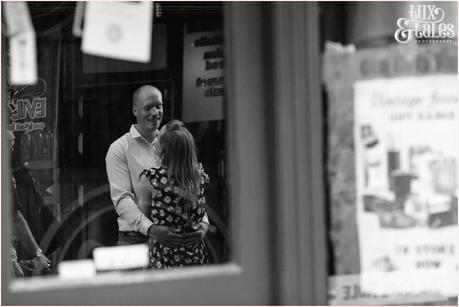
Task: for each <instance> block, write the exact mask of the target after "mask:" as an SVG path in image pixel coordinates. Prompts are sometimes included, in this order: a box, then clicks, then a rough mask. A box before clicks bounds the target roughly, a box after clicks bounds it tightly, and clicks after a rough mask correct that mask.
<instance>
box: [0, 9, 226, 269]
mask: <svg viewBox="0 0 459 307" xmlns="http://www.w3.org/2000/svg"><path fill="white" fill-rule="evenodd" d="M25 4H26V5H25V7H24V8H22V9H23V12H25V13H26V15H27V16H30V20H31V27H32V28H31V29H33V31H34V33H35V44H36V49H35V50H36V65H37V74H36V75H37V80H36V82H34V83H33V84H31V85H24V84H22V83H21V82H12V81H11V79H10V77H11V74H12V72H13V70H12V69H11V70H10V69H9V70H7V72H6V78H7V80H9V81H8V82H7V91H8V93H7V94H8V95H7V98H8V103H7V104H4V109H3V111H5V112H6V113H7V130H9V131H10V132H11V133H12V134H11V139H13V138H14V150H13V151H12V152H11V165H10V167H11V171H12V174H11V175H12V176H13V177H14V183H13V184H12V186H13V188H12V189H11V191H12V194H11V195H13V199H14V201H13V203H14V204H13V206H12V207H13V208H12V214H13V215H17V214H18V213H17V212H21V220H20V222H17V221H19V218H16V217H15V218H14V219H13V222H12V223H11V225H12V228H13V229H12V233H13V240H12V242H11V244H12V245H11V246H12V247H14V249H11V250H12V251H14V252H15V254H14V255H12V258H13V259H14V268H15V269H14V270H13V274H15V276H16V278H27V277H31V276H45V275H55V274H58V273H59V264H61V263H63V262H68V261H71V260H84V259H86V260H88V259H89V260H91V259H93V257H94V254H93V252H94V250H95V249H97V248H100V247H111V246H116V245H117V243H118V241H119V231H120V230H121V231H122V232H123V233H127V232H134V228H133V227H134V226H132V225H131V224H129V223H126V225H128V224H129V225H131V226H132V227H131V226H129V225H128V226H126V225H125V227H124V228H123V226H122V225H121V224H119V220H118V214H117V212H116V211H115V208H114V205H113V200H112V199H111V195H110V185H109V180H108V177H107V171H106V160H105V159H106V155H107V151H108V149H109V147H110V145H111V144H112V143H113V142H114V141H115V140H117V139H118V138H120V137H121V136H123V135H124V134H126V133H128V132H129V131H130V128H131V125H133V124H136V123H137V120H138V119H139V116H137V117H136V116H135V115H134V114H133V94H134V92H135V91H136V90H137V89H138V88H139V87H141V86H143V85H146V84H147V85H151V86H154V87H156V88H157V89H158V90H159V91H160V92H161V96H162V121H161V124H160V127H159V128H161V127H162V126H163V125H165V124H166V123H168V122H169V121H170V120H172V119H179V120H181V121H182V122H183V123H184V125H185V127H186V128H187V129H188V130H189V131H190V132H191V135H192V136H193V139H194V142H195V145H196V149H197V161H199V162H200V163H202V167H203V169H204V172H205V173H206V174H207V175H208V176H209V181H208V182H206V183H205V185H201V187H204V194H203V195H201V196H204V197H205V199H206V202H205V206H204V207H203V208H205V212H206V215H207V218H208V221H209V223H208V224H207V226H206V225H202V228H200V227H201V226H200V222H202V219H203V218H204V217H203V214H201V208H200V207H199V208H194V209H193V208H192V209H190V208H191V207H193V206H192V203H193V202H192V201H189V202H188V203H189V205H188V203H182V202H180V201H178V199H183V197H182V195H183V194H180V195H179V194H177V199H175V200H177V204H176V206H177V208H178V207H180V208H182V207H183V208H182V209H183V210H185V209H186V210H196V212H197V211H198V210H199V212H200V213H199V214H196V218H197V220H196V221H194V220H192V219H191V217H190V219H189V220H186V217H187V216H188V213H189V214H190V216H191V215H192V213H191V212H192V211H190V212H188V211H186V210H185V212H184V214H185V215H186V216H185V217H183V215H182V216H181V218H182V220H180V221H178V220H175V219H177V217H175V216H174V221H176V222H177V223H178V224H180V223H189V225H188V224H187V225H188V226H189V227H194V228H189V229H188V230H185V226H183V228H181V229H178V230H177V229H174V231H177V232H178V234H179V236H180V242H182V241H183V240H185V239H186V235H185V233H191V232H195V231H196V230H201V229H203V230H204V233H205V236H204V238H203V242H204V243H203V244H204V246H205V248H204V249H205V251H206V252H205V253H206V255H207V256H206V258H207V260H206V263H207V262H208V263H209V264H217V263H224V262H227V261H229V259H230V256H231V254H230V248H231V246H230V241H231V240H230V229H229V219H230V214H231V211H230V208H229V207H228V203H227V196H226V195H227V193H226V190H227V188H226V163H225V161H226V140H225V136H226V132H225V127H226V121H225V117H226V115H225V114H226V111H225V107H224V106H225V103H224V102H225V95H224V94H225V93H224V71H225V69H224V55H223V53H224V52H223V50H224V45H223V41H224V40H223V29H222V27H223V21H222V20H223V19H222V18H223V15H222V4H221V3H212V2H208V3H198V4H186V5H185V4H183V3H167V2H166V3H162V2H155V3H154V5H153V2H150V4H151V6H148V7H147V9H148V10H149V12H150V13H151V14H150V15H149V14H145V13H144V12H141V13H138V11H137V10H136V6H132V7H126V11H125V12H122V14H121V13H120V11H116V10H115V7H116V6H115V5H114V6H112V7H111V8H108V7H107V6H106V8H108V9H109V10H113V11H111V14H120V15H119V16H118V17H120V18H126V16H128V17H129V16H131V17H132V16H137V17H138V20H137V22H138V23H132V24H130V25H131V26H134V27H136V26H138V24H141V20H144V18H145V20H146V22H145V29H144V28H142V29H136V30H135V32H128V33H135V34H134V41H137V42H138V41H140V40H142V35H143V32H144V31H145V33H146V34H145V35H147V37H149V36H148V35H150V34H151V50H147V53H146V57H147V58H148V59H147V61H139V60H136V58H135V57H136V56H135V55H134V54H137V50H128V51H126V54H127V55H126V54H124V55H120V54H121V53H122V52H124V49H123V48H125V47H126V49H129V48H128V47H129V43H127V45H120V46H121V47H120V48H119V50H115V51H117V52H119V54H118V53H117V54H118V55H113V54H114V53H113V52H114V50H112V49H114V48H111V47H109V46H110V45H105V49H104V48H102V53H99V54H97V52H94V51H90V50H93V49H94V48H100V46H104V45H103V44H104V43H105V41H104V40H107V41H108V42H109V41H110V40H111V41H112V43H115V42H118V41H120V40H122V39H129V37H127V38H126V37H123V35H124V32H123V31H124V30H126V31H128V28H127V27H128V26H129V24H117V25H116V24H115V26H114V27H110V26H108V21H106V22H107V23H104V19H103V18H101V19H100V20H99V21H97V18H94V16H92V17H91V14H96V15H95V16H96V17H97V16H102V15H97V14H100V11H99V12H97V10H96V9H97V8H96V7H95V6H92V5H91V4H90V3H87V4H86V7H85V10H86V11H84V13H83V14H82V16H83V17H84V23H83V27H87V28H86V29H83V33H84V34H85V35H87V36H86V37H81V36H79V35H78V34H77V32H78V31H75V27H77V28H78V18H77V16H78V13H76V12H78V11H79V10H80V9H81V8H82V6H81V5H82V2H35V1H34V2H26V3H25ZM144 4H145V3H142V5H144ZM2 5H3V8H5V4H4V3H2ZM98 5H103V4H98ZM118 5H123V3H118V4H117V6H118ZM126 5H127V4H126ZM129 5H132V3H131V4H129ZM139 5H140V4H139ZM83 7H84V6H83ZM99 9H100V8H99ZM5 11H7V10H5ZM5 14H6V13H5ZM5 14H4V15H2V18H3V17H4V16H5ZM129 14H138V15H129ZM109 15H110V14H107V16H109ZM11 16H12V15H11ZM110 16H115V15H110ZM110 16H109V17H107V18H110ZM149 16H150V17H149ZM9 17H10V15H8V17H6V18H9ZM11 18H13V20H14V18H18V17H17V16H16V17H14V16H13V17H11ZM148 18H150V19H148ZM94 20H96V24H95V25H96V28H97V26H99V28H102V27H104V26H107V29H106V30H107V31H106V32H97V31H94V33H90V30H89V29H91V27H93V26H94V25H93V22H94ZM131 22H132V20H131ZM6 25H7V26H5V27H3V28H2V34H3V35H4V37H6V38H7V43H8V44H5V45H4V46H3V47H2V48H3V49H2V51H3V52H6V53H7V54H8V55H10V57H9V58H8V62H9V64H8V65H9V66H8V68H11V67H16V66H15V64H14V63H13V62H12V61H13V57H11V55H12V54H14V53H15V52H17V49H14V42H13V41H12V39H11V36H10V34H8V32H7V31H9V30H10V29H9V28H8V26H9V25H10V23H7V24H6ZM124 26H126V28H123V27H124ZM149 28H151V29H150V30H148V29H149ZM86 30H87V32H84V31H86ZM91 35H96V37H97V35H99V36H98V37H99V38H100V39H99V41H98V42H96V43H94V42H92V44H93V45H85V44H90V42H89V40H90V36H91ZM104 35H106V36H104ZM136 38H137V39H136ZM96 45H97V46H96ZM82 48H83V49H84V50H85V51H84V52H83V51H82ZM115 49H116V48H115ZM139 56H141V55H139ZM120 57H125V58H120ZM6 106H8V108H6ZM156 143H158V144H159V141H158V142H156ZM156 143H155V144H156ZM148 146H150V147H151V149H149V150H152V152H159V150H160V149H163V148H164V147H159V149H157V148H156V147H155V146H159V145H157V144H156V145H154V146H153V145H151V144H148ZM164 146H165V145H164ZM129 150H131V149H129ZM156 150H158V151H156ZM132 156H133V157H134V158H133V159H135V157H137V154H136V153H132ZM157 157H158V159H159V157H160V156H159V153H158V154H157ZM123 159H128V158H123ZM177 159H178V158H177ZM152 160H154V159H153V158H152ZM152 163H153V162H152ZM152 166H157V167H160V166H161V163H159V162H158V164H155V165H148V164H145V165H142V167H143V168H145V169H147V168H149V167H152ZM139 175H140V172H139V174H134V175H132V178H134V177H138V176H139ZM177 176H178V175H177ZM166 177H167V176H166ZM171 178H172V177H168V180H172V179H174V178H175V177H173V178H172V179H171ZM203 178H204V177H203ZM3 180H6V179H5V178H3ZM127 180H128V181H129V178H127ZM174 182H175V181H174ZM171 184H172V183H171ZM171 186H172V185H171ZM150 188H151V189H152V190H153V187H150ZM157 190H159V188H158V187H157V188H156V190H155V191H157ZM177 191H180V193H181V191H182V190H180V189H179V190H177ZM177 193H179V192H177ZM196 193H198V192H196ZM198 194H199V193H198ZM155 195H157V194H155ZM112 196H113V195H112ZM156 197H159V196H156ZM134 199H135V200H136V201H138V199H139V196H138V195H135V197H134ZM158 199H159V198H158ZM164 199H165V197H162V198H161V201H165V200H164ZM200 199H201V198H200ZM158 201H159V200H158ZM199 203H202V202H199ZM194 204H196V201H194ZM16 205H17V206H18V207H19V211H18V210H17V209H18V208H16ZM182 209H179V211H180V210H182ZM120 210H121V209H120ZM174 210H175V209H174ZM161 212H162V213H164V212H163V211H158V212H156V213H155V212H153V208H152V204H151V200H150V205H148V206H146V207H145V208H143V213H144V215H145V218H148V219H150V220H152V221H153V223H154V224H155V226H157V225H160V224H161V225H163V223H164V225H166V224H167V223H168V222H169V223H172V222H170V221H168V220H167V218H168V217H169V215H168V214H167V213H165V215H164V216H163V215H162V213H161ZM202 212H203V213H204V211H202ZM182 213H183V212H182ZM155 214H158V215H159V216H160V218H158V219H156V221H155V216H154V215H155ZM22 217H23V219H22ZM171 218H172V217H171ZM204 219H205V218H204ZM190 221H191V222H190ZM25 224H26V225H27V227H28V228H29V229H30V231H31V235H32V236H33V239H34V241H35V242H36V243H37V244H38V245H39V246H32V247H31V246H27V245H29V243H27V242H25V241H24V240H28V239H24V236H23V235H22V234H19V232H21V231H22V230H23V229H25V228H24V227H26V226H25ZM156 224H157V225H156ZM178 224H177V225H178ZM204 224H206V223H205V221H204ZM18 225H22V226H18ZM144 225H145V224H144ZM147 225H148V223H147ZM177 225H176V226H177ZM188 226H187V227H188ZM19 227H22V228H19ZM171 227H172V226H171ZM177 227H178V226H177ZM179 228H180V227H179ZM21 229H22V230H21ZM136 229H138V231H135V232H136V233H137V234H141V233H142V232H141V227H140V226H139V228H136ZM196 234H199V235H201V234H202V233H201V232H196ZM123 235H124V234H123ZM125 235H128V236H129V235H131V234H125ZM155 238H158V237H155ZM157 240H159V239H157ZM193 242H194V241H193ZM198 242H199V240H198ZM147 243H148V242H147ZM30 244H32V243H30ZM149 244H150V245H151V244H154V243H149ZM155 244H156V243H155ZM37 247H39V250H37ZM180 248H181V247H180V246H177V247H176V248H175V249H176V250H178V249H180ZM162 252H164V246H163V247H162ZM166 252H167V248H166ZM190 253H191V254H193V252H190ZM41 254H43V255H44V257H43V256H41ZM178 254H180V255H181V256H180V257H182V256H183V255H184V254H186V252H183V251H180V252H177V255H178ZM175 256H176V255H172V256H170V257H172V258H174V257H175ZM185 258H186V257H185V256H183V257H182V258H180V261H177V262H175V264H174V265H179V264H183V265H186V264H189V262H188V260H189V259H193V257H188V258H187V260H186V261H185ZM48 260H49V261H48ZM190 261H191V262H192V261H193V260H190ZM185 262H186V263H185ZM37 263H38V265H37ZM48 264H49V266H48ZM40 265H42V266H43V268H41V267H39V266H40ZM139 269H142V268H139Z"/></svg>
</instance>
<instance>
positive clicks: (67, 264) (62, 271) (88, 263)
mask: <svg viewBox="0 0 459 307" xmlns="http://www.w3.org/2000/svg"><path fill="white" fill-rule="evenodd" d="M57 269H58V272H59V277H60V278H62V279H78V278H88V277H93V276H95V275H96V269H95V267H94V262H93V261H92V260H91V259H87V260H86V259H85V260H71V261H62V262H60V263H59V264H58V267H57Z"/></svg>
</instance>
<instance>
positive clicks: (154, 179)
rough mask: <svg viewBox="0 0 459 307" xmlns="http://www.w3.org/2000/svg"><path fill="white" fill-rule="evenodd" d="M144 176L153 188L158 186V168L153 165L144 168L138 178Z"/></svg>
mask: <svg viewBox="0 0 459 307" xmlns="http://www.w3.org/2000/svg"><path fill="white" fill-rule="evenodd" d="M144 176H145V178H146V179H147V180H148V181H149V182H150V184H151V185H152V186H153V187H154V188H155V189H157V188H158V186H159V182H160V180H161V178H160V172H159V169H157V168H155V167H152V168H148V169H144V170H143V171H142V172H141V173H140V175H139V180H140V179H142V177H144Z"/></svg>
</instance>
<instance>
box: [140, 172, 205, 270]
mask: <svg viewBox="0 0 459 307" xmlns="http://www.w3.org/2000/svg"><path fill="white" fill-rule="evenodd" d="M198 170H199V173H200V175H201V189H200V193H199V195H198V199H197V201H196V202H194V203H192V202H190V201H188V200H185V199H183V198H181V197H180V196H179V194H178V192H179V188H178V186H177V185H176V183H175V180H174V178H171V180H168V178H167V168H166V167H165V166H163V165H161V166H160V167H153V168H149V169H145V170H143V171H142V173H141V174H140V177H142V176H143V175H145V176H146V177H147V179H148V180H149V181H150V184H151V185H152V186H153V188H154V189H155V190H156V193H154V196H153V200H152V206H151V216H150V218H151V220H152V221H153V224H154V225H163V226H168V227H172V228H175V229H178V230H179V232H180V233H181V234H185V233H189V232H194V231H196V229H197V227H198V224H199V223H200V222H201V221H202V218H203V217H204V214H205V213H206V209H205V203H206V200H205V197H204V187H203V186H204V184H205V183H207V182H209V176H208V175H207V174H206V173H205V172H204V169H203V167H202V164H201V163H199V164H198ZM149 244H150V263H149V266H148V267H149V268H153V269H170V268H173V267H182V266H188V265H197V264H207V263H208V259H207V250H206V247H205V244H204V242H203V241H201V242H200V243H199V244H198V245H197V246H196V247H194V248H193V246H192V245H188V246H181V247H179V248H170V247H167V246H165V245H163V244H162V243H160V242H157V241H155V240H153V239H150V242H149Z"/></svg>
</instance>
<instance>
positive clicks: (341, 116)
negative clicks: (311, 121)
mask: <svg viewBox="0 0 459 307" xmlns="http://www.w3.org/2000/svg"><path fill="white" fill-rule="evenodd" d="M338 6H340V7H342V10H341V11H337V7H338ZM434 8H435V13H434V15H432V16H431V17H432V18H430V17H429V18H430V19H429V20H430V21H429V22H432V23H431V24H433V23H436V24H440V23H442V24H444V27H446V28H445V29H446V30H445V31H449V29H457V21H456V19H457V4H445V3H440V4H435V5H433V6H430V9H431V10H432V9H434ZM425 9H427V6H426V5H424V4H418V3H416V4H413V3H411V2H404V3H359V4H355V3H340V4H337V3H328V4H324V5H322V10H323V19H322V26H323V27H322V33H323V34H324V37H323V79H324V89H325V93H326V95H325V97H326V100H325V106H326V111H327V112H326V127H327V134H326V148H327V156H326V160H327V162H326V169H327V187H328V189H327V190H328V191H327V198H328V203H329V206H328V224H329V226H328V227H329V243H330V244H329V252H330V255H332V257H331V261H330V264H329V303H330V304H333V305H335V304H336V305H349V304H350V305H354V304H355V305H360V304H365V305H385V304H426V303H428V304H434V305H437V304H438V305H443V304H456V303H457V283H458V280H457V276H458V264H457V206H458V202H457V187H458V185H457V152H458V133H457V124H458V119H457V118H458V117H457V116H458V114H457V104H458V98H457V81H458V79H457V37H456V36H455V35H452V34H451V33H450V34H451V35H449V34H448V35H446V32H445V33H443V32H441V33H442V35H441V37H440V36H439V35H440V33H439V32H436V30H434V29H433V28H430V30H431V31H430V32H429V31H427V30H426V31H424V32H422V34H420V32H419V33H418V32H414V30H413V29H414V26H413V27H407V28H406V29H407V31H405V34H407V35H405V36H403V37H402V36H400V33H399V34H398V35H397V33H398V32H397V30H398V29H400V28H402V29H401V30H404V29H403V25H405V26H406V24H404V23H403V20H405V19H403V18H408V19H409V20H410V22H411V23H417V22H421V21H422V20H424V19H423V18H424V17H423V15H422V14H423V13H422V12H423V10H425ZM413 14H414V15H413ZM410 16H411V17H410ZM413 16H414V17H413ZM416 16H417V17H416ZM420 20H421V21H420ZM425 20H427V19H425ZM397 21H398V23H397ZM426 23H427V21H426ZM362 24H366V25H367V26H365V27H363V26H362ZM431 24H429V25H431ZM442 27H443V26H442ZM448 27H449V28H448ZM338 28H340V30H339V31H337V29H338ZM399 32H400V31H399ZM407 40H411V41H407Z"/></svg>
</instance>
